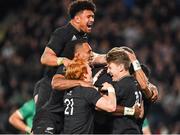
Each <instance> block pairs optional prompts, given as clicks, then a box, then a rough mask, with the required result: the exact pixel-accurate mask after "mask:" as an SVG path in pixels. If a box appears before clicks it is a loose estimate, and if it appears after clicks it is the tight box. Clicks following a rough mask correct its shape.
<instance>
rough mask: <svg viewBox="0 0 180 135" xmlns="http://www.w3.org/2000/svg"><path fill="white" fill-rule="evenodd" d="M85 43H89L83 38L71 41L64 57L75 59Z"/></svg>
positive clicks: (64, 52)
mask: <svg viewBox="0 0 180 135" xmlns="http://www.w3.org/2000/svg"><path fill="white" fill-rule="evenodd" d="M83 43H88V41H87V39H83V38H82V39H76V40H73V41H69V42H68V43H67V44H66V46H65V48H64V51H63V53H62V56H63V57H66V58H69V59H73V58H74V54H75V53H76V50H77V48H79V47H81V46H82V44H83Z"/></svg>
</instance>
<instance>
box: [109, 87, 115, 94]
mask: <svg viewBox="0 0 180 135" xmlns="http://www.w3.org/2000/svg"><path fill="white" fill-rule="evenodd" d="M107 90H108V93H110V92H112V93H115V89H114V88H113V87H108V88H107Z"/></svg>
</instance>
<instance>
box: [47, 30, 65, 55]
mask: <svg viewBox="0 0 180 135" xmlns="http://www.w3.org/2000/svg"><path fill="white" fill-rule="evenodd" d="M65 37H66V36H65V33H64V29H60V28H59V29H56V30H55V31H54V32H53V34H52V35H51V37H50V40H49V42H48V45H47V47H49V48H51V49H52V50H53V51H54V52H55V53H56V55H57V56H58V55H59V54H60V53H61V52H62V51H63V49H64V46H65Z"/></svg>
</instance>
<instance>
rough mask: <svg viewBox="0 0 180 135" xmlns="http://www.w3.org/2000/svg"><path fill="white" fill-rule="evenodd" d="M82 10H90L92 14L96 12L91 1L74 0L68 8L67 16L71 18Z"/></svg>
mask: <svg viewBox="0 0 180 135" xmlns="http://www.w3.org/2000/svg"><path fill="white" fill-rule="evenodd" d="M83 10H91V11H92V12H94V13H95V12H96V5H95V4H94V3H93V1H91V0H76V1H73V2H72V3H71V4H70V6H69V15H70V17H71V19H72V18H74V16H75V15H76V14H77V13H78V12H80V11H83Z"/></svg>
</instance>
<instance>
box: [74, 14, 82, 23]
mask: <svg viewBox="0 0 180 135" xmlns="http://www.w3.org/2000/svg"><path fill="white" fill-rule="evenodd" d="M74 19H75V21H76V22H77V23H80V20H81V19H80V17H79V16H78V15H76V16H75V17H74Z"/></svg>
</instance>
